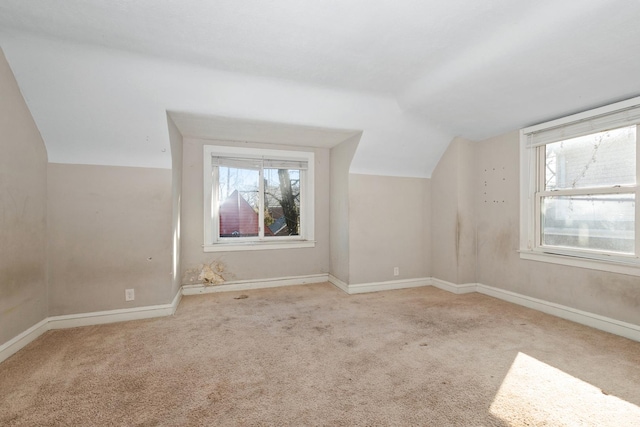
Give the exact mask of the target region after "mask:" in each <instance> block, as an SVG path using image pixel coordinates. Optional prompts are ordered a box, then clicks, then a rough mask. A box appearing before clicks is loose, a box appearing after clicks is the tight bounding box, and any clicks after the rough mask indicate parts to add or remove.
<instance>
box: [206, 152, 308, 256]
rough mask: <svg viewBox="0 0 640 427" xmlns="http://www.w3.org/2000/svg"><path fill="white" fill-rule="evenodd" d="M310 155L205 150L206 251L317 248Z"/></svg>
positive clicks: (305, 153)
mask: <svg viewBox="0 0 640 427" xmlns="http://www.w3.org/2000/svg"><path fill="white" fill-rule="evenodd" d="M313 167H314V155H313V153H312V152H302V151H281V150H266V149H248V148H235V147H221V146H211V145H207V146H205V147H204V249H205V251H207V252H213V251H234V250H256V249H283V248H292V247H313V246H314V245H315V242H314V241H313V234H314V233H313V227H314V225H313Z"/></svg>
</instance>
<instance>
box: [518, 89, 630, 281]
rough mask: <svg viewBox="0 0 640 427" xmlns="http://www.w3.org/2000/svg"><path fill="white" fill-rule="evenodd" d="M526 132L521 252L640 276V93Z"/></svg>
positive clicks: (543, 258)
mask: <svg viewBox="0 0 640 427" xmlns="http://www.w3.org/2000/svg"><path fill="white" fill-rule="evenodd" d="M520 136H521V245H520V246H521V247H520V249H521V251H520V252H521V257H523V258H528V259H534V260H539V261H550V262H556V263H561V264H569V265H575V266H581V267H586V268H593V269H601V270H608V271H616V272H621V273H625V274H634V275H640V262H639V256H640V206H639V205H638V203H637V202H638V200H640V193H639V187H638V177H639V176H640V173H639V167H640V161H638V155H639V154H640V150H638V141H639V138H640V98H635V99H631V100H628V101H624V102H621V103H617V104H614V105H610V106H606V107H602V108H598V109H596V110H591V111H588V112H585V113H580V114H576V115H573V116H570V117H566V118H563V119H558V120H555V121H552V122H548V123H543V124H541V125H537V126H532V127H529V128H526V129H522V130H521V132H520Z"/></svg>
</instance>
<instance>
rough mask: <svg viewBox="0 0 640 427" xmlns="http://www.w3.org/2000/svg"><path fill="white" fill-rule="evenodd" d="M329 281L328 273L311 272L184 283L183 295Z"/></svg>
mask: <svg viewBox="0 0 640 427" xmlns="http://www.w3.org/2000/svg"><path fill="white" fill-rule="evenodd" d="M328 281H329V275H328V274H311V275H307V276H290V277H277V278H273V279H257V280H238V281H235V282H226V283H224V284H222V285H212V286H204V285H184V286H183V287H182V295H199V294H209V293H215V292H231V291H247V290H251V289H264V288H275V287H279V286H294V285H308V284H311V283H323V282H328Z"/></svg>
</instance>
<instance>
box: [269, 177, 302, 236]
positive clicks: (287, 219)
mask: <svg viewBox="0 0 640 427" xmlns="http://www.w3.org/2000/svg"><path fill="white" fill-rule="evenodd" d="M264 192H265V197H264V198H265V201H264V206H265V213H264V225H265V227H264V236H265V237H272V236H298V235H299V234H300V170H298V169H265V170H264Z"/></svg>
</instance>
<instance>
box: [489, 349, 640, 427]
mask: <svg viewBox="0 0 640 427" xmlns="http://www.w3.org/2000/svg"><path fill="white" fill-rule="evenodd" d="M490 412H491V414H492V415H494V416H496V417H498V418H500V419H501V420H503V421H505V422H506V423H507V424H508V425H511V426H519V425H554V426H576V425H579V426H614V425H616V426H623V425H629V426H630V425H638V423H639V422H640V408H639V407H638V406H636V405H634V404H632V403H629V402H627V401H625V400H622V399H620V398H618V397H616V396H613V395H610V394H608V391H607V390H601V389H599V388H598V387H594V386H593V385H591V384H589V383H586V382H584V381H582V380H580V379H578V378H576V377H574V376H571V375H569V374H567V373H566V372H563V371H561V370H559V369H557V368H554V367H553V366H549V365H547V364H546V363H543V362H541V361H539V360H537V359H535V358H533V357H531V356H528V355H526V354H524V353H518V355H517V356H516V358H515V360H514V361H513V364H512V365H511V368H510V369H509V372H508V373H507V375H506V376H505V378H504V381H503V382H502V384H501V386H500V389H499V390H498V393H497V394H496V397H495V398H494V400H493V402H492V404H491V407H490Z"/></svg>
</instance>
